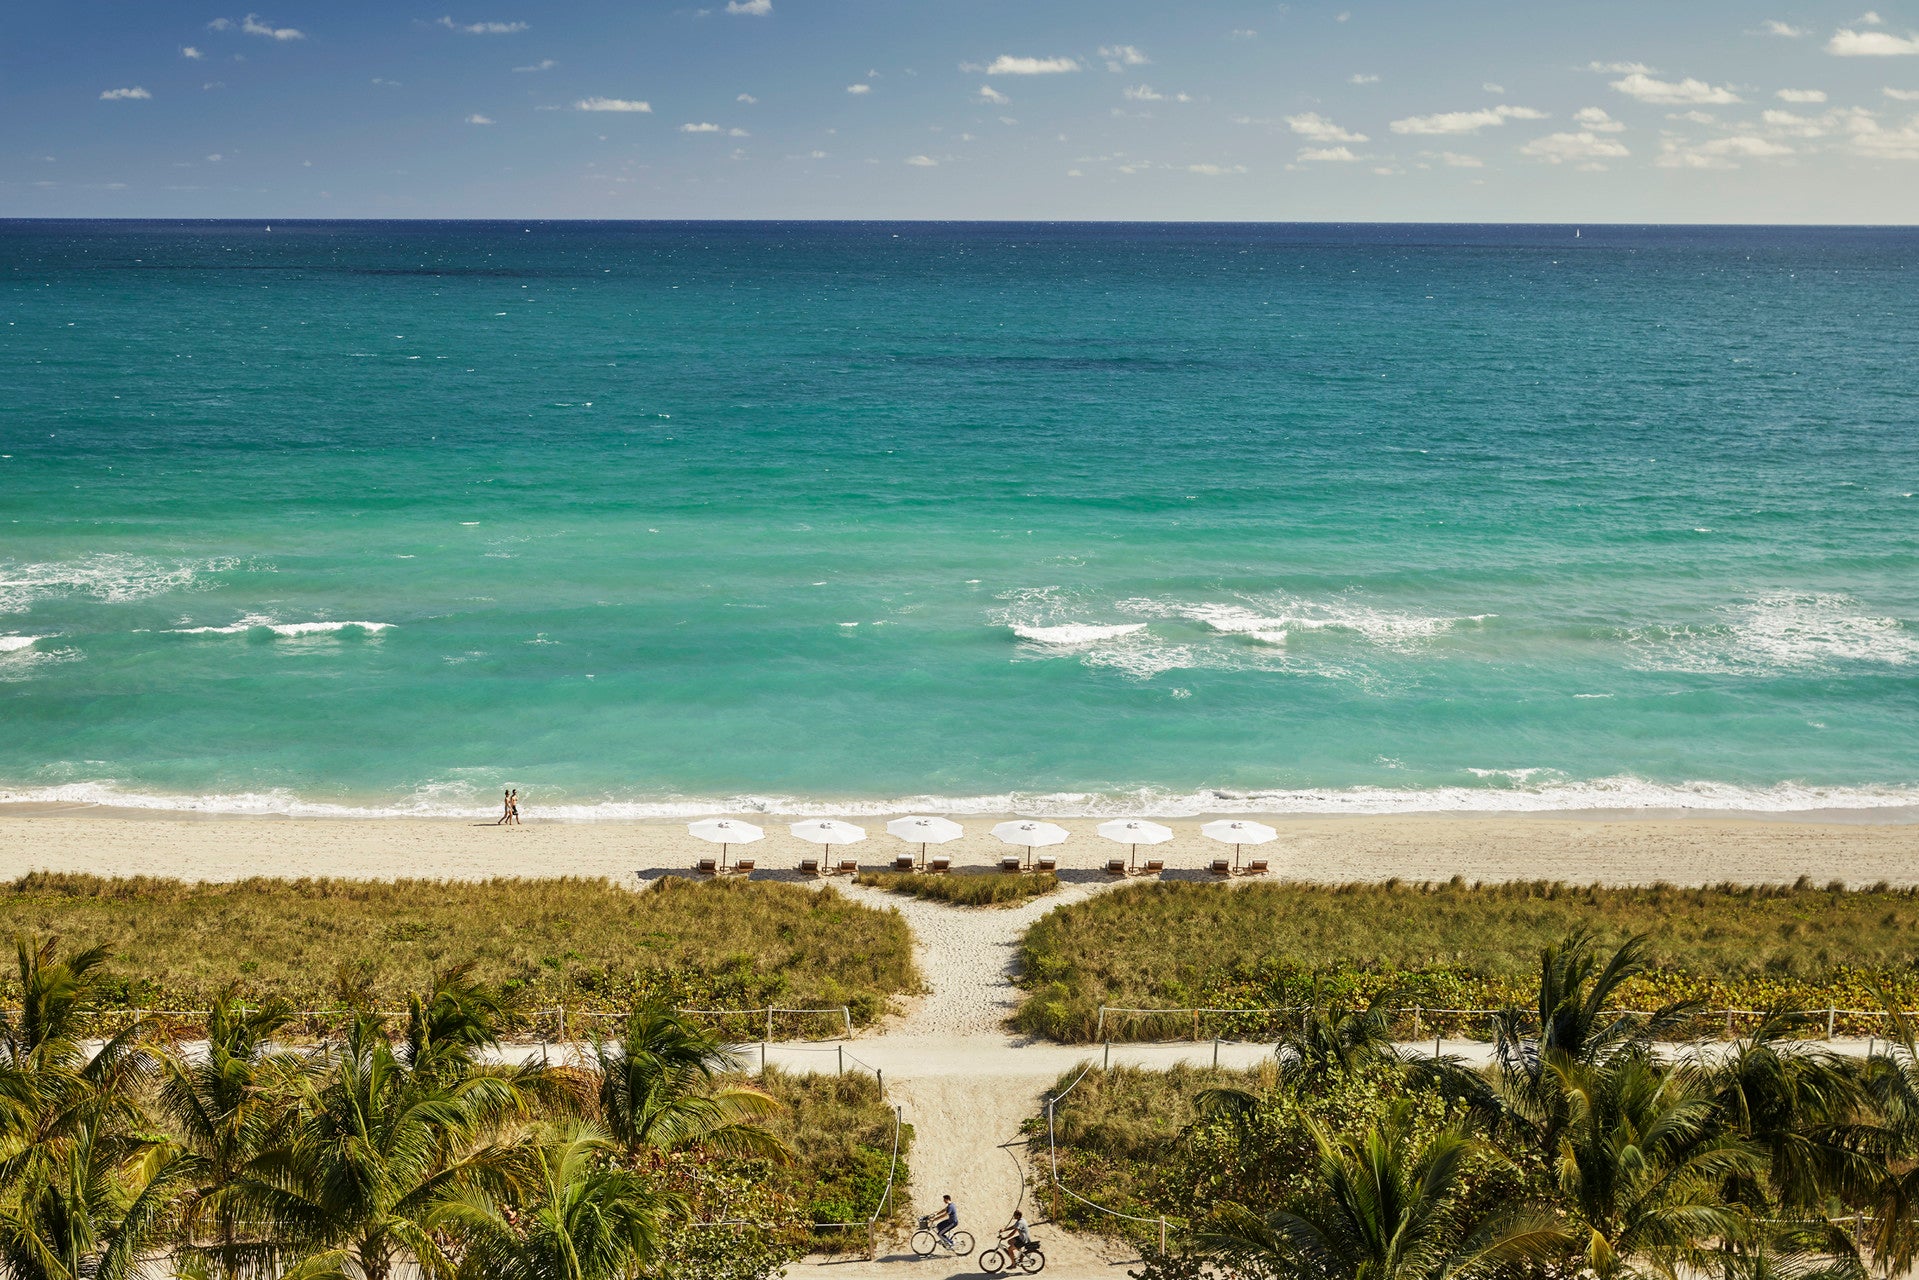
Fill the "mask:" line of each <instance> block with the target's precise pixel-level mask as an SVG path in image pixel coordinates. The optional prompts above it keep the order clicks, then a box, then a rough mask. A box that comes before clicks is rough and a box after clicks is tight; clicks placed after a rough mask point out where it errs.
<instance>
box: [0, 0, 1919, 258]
mask: <svg viewBox="0 0 1919 1280" xmlns="http://www.w3.org/2000/svg"><path fill="white" fill-rule="evenodd" d="M252 2H253V3H257V4H259V5H260V6H261V7H260V8H259V9H258V10H257V11H255V10H250V9H246V8H244V7H233V8H223V7H222V5H223V4H225V3H226V0H59V2H57V3H56V2H54V0H16V3H15V4H14V5H11V6H9V10H10V15H9V20H8V23H7V31H6V34H5V37H4V43H3V44H0V121H4V127H0V216H8V217H54V216H58V217H241V218H255V217H258V218H268V219H270V218H274V217H279V218H296V217H317V218H326V217H333V218H393V217H417V218H463V217H470V218H485V217H502V218H936V219H1122V220H1124V219H1141V220H1175V219H1177V220H1188V219H1190V220H1254V221H1321V220H1332V221H1347V220H1365V221H1415V222H1418V221H1434V222H1452V221H1470V222H1487V221H1491V222H1581V221H1586V222H1769V223H1793V222H1801V223H1803V222H1813V223H1910V222H1912V221H1913V220H1914V217H1915V213H1914V211H1915V209H1919V0H1903V3H1904V5H1905V7H1903V8H1902V7H1899V6H1898V5H1893V6H1882V7H1880V8H1878V9H1876V10H1866V9H1862V8H1861V7H1859V5H1858V4H1857V3H1841V4H1833V3H1801V2H1796V0H1781V2H1780V3H1777V4H1774V3H1769V2H1762V3H1730V2H1726V0H1606V2H1605V3H1599V4H1595V3H1591V0H1582V2H1581V3H1577V4H1570V3H1559V2H1558V0H1529V2H1524V3H1519V2H1515V3H1490V2H1481V0H1448V2H1446V3H1439V2H1437V0H1422V2H1417V3H1415V2H1412V0H1396V2H1392V3H1387V2H1385V0H1347V2H1345V3H1337V4H1317V3H1287V4H1276V3H1270V2H1266V3H1251V2H1247V3H1240V2H1237V0H1218V2H1216V3H1209V2H1206V0H1185V2H1184V3H1172V2H1168V0H943V2H939V3H935V2H933V0H714V2H713V3H709V4H708V5H707V6H706V7H700V6H697V5H684V4H671V3H653V2H651V0H619V2H617V3H615V2H611V0H418V2H417V3H414V2H411V0H377V2H376V0H252ZM448 5H451V6H452V7H447V6H448Z"/></svg>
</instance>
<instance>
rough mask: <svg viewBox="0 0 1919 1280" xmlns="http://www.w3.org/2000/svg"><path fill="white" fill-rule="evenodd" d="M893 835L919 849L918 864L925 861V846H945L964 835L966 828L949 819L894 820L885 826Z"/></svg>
mask: <svg viewBox="0 0 1919 1280" xmlns="http://www.w3.org/2000/svg"><path fill="white" fill-rule="evenodd" d="M886 829H887V831H888V832H890V833H892V834H893V835H896V836H898V837H899V838H900V839H902V840H904V841H906V842H907V843H908V844H916V845H918V846H919V847H920V862H921V863H924V862H925V861H926V846H927V845H929V844H945V843H946V842H947V841H948V840H957V839H959V838H960V837H961V836H963V835H965V834H966V828H965V827H962V826H961V825H960V824H959V823H957V822H955V821H953V820H952V819H951V818H917V817H915V818H895V819H893V820H892V821H891V822H889V823H887V824H886Z"/></svg>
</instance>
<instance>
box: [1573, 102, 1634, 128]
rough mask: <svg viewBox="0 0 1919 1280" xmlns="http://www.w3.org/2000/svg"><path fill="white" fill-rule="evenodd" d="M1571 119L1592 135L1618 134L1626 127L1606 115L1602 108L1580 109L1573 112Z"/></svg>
mask: <svg viewBox="0 0 1919 1280" xmlns="http://www.w3.org/2000/svg"><path fill="white" fill-rule="evenodd" d="M1573 119H1574V121H1576V122H1577V123H1579V124H1580V125H1583V126H1584V127H1585V128H1587V129H1590V130H1591V131H1592V132H1594V133H1620V132H1622V131H1624V129H1625V127H1626V126H1625V125H1623V124H1621V123H1620V122H1619V121H1617V120H1615V119H1613V118H1612V117H1611V116H1609V115H1607V114H1606V109H1605V108H1604V107H1581V108H1580V109H1579V110H1577V111H1575V112H1573Z"/></svg>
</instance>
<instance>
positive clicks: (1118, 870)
mask: <svg viewBox="0 0 1919 1280" xmlns="http://www.w3.org/2000/svg"><path fill="white" fill-rule="evenodd" d="M1106 874H1107V875H1109V876H1123V875H1125V874H1126V859H1124V858H1108V859H1107V860H1106Z"/></svg>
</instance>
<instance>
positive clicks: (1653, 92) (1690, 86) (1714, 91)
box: [1612, 71, 1740, 107]
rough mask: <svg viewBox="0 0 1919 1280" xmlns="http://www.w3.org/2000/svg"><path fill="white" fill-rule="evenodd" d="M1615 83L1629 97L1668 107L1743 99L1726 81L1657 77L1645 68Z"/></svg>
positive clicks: (1724, 102) (1689, 77) (1705, 104)
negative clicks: (1658, 78)
mask: <svg viewBox="0 0 1919 1280" xmlns="http://www.w3.org/2000/svg"><path fill="white" fill-rule="evenodd" d="M1612 87H1613V88H1615V89H1617V90H1619V92H1621V93H1623V94H1625V95H1626V96H1627V97H1628V98H1637V99H1639V101H1641V102H1651V103H1657V104H1658V105H1660V106H1667V107H1685V106H1692V105H1695V104H1696V105H1699V106H1722V105H1724V104H1726V103H1729V102H1738V101H1740V98H1739V95H1738V94H1736V93H1734V92H1733V91H1732V90H1731V89H1729V88H1727V87H1725V86H1724V85H1716V84H1707V83H1706V82H1705V81H1704V80H1695V79H1693V78H1692V77H1691V76H1688V77H1686V78H1685V79H1684V80H1656V79H1654V78H1653V77H1652V76H1649V75H1647V74H1646V73H1645V72H1643V71H1635V72H1633V73H1632V74H1631V75H1628V76H1626V77H1625V78H1624V79H1622V80H1615V81H1613V82H1612Z"/></svg>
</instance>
